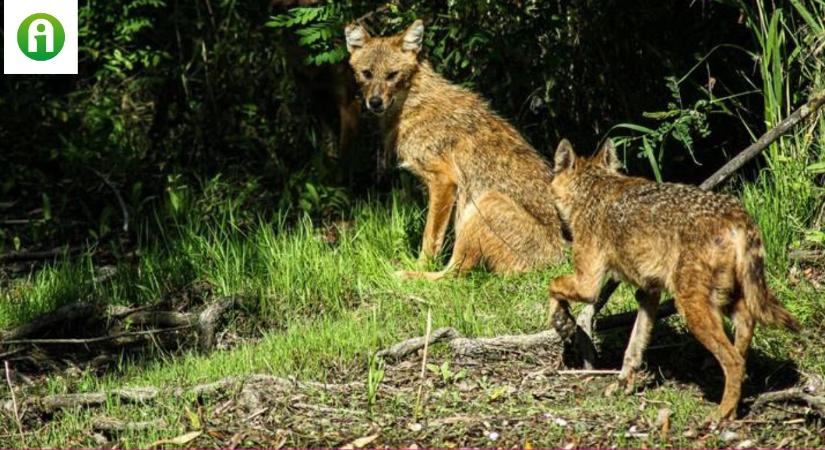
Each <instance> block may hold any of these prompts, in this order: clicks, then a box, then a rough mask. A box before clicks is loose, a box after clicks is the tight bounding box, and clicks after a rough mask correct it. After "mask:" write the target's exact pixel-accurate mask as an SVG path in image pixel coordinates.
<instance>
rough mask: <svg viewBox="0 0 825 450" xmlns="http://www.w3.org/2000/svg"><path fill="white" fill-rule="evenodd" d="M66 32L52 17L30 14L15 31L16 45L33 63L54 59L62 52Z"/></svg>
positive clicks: (42, 14)
mask: <svg viewBox="0 0 825 450" xmlns="http://www.w3.org/2000/svg"><path fill="white" fill-rule="evenodd" d="M64 43H66V32H65V31H63V25H61V24H60V21H59V20H57V19H56V18H55V17H54V16H52V15H49V14H46V13H37V14H32V15H30V16H29V17H26V20H24V21H23V23H21V24H20V28H18V29H17V45H18V46H19V47H20V50H21V51H22V52H23V54H24V55H26V56H27V57H29V58H31V59H33V60H35V61H46V60H49V59H52V58H54V57H55V56H57V54H58V53H60V50H63V44H64Z"/></svg>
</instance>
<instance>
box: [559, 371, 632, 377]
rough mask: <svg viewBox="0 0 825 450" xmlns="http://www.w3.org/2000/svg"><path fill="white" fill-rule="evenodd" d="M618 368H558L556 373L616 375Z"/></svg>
mask: <svg viewBox="0 0 825 450" xmlns="http://www.w3.org/2000/svg"><path fill="white" fill-rule="evenodd" d="M619 372H620V371H619V370H607V369H605V370H599V369H583V370H559V371H557V372H556V374H557V375H573V376H580V375H584V376H589V375H618V374H619Z"/></svg>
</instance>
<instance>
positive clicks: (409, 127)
mask: <svg viewBox="0 0 825 450" xmlns="http://www.w3.org/2000/svg"><path fill="white" fill-rule="evenodd" d="M423 35H424V25H423V24H422V23H421V21H416V22H415V23H413V24H412V26H410V28H408V29H407V31H405V32H403V33H401V34H399V35H396V36H390V37H383V38H382V37H371V36H369V34H368V33H367V32H366V30H364V29H363V28H362V27H361V26H359V25H350V26H349V27H347V30H346V36H347V47H348V49H349V51H350V65H351V66H352V68H353V70H354V71H355V74H356V78H357V81H358V83H359V84H360V86H361V90H362V93H363V95H364V99H365V103H366V106H367V108H368V109H369V110H370V111H372V112H373V113H375V114H377V115H379V116H381V121H382V126H383V133H384V142H385V145H386V146H388V147H389V148H391V149H395V150H396V152H397V154H398V157H399V160H400V162H401V165H402V167H405V168H408V169H409V170H411V171H412V172H413V173H415V174H416V175H417V176H418V177H419V178H420V179H421V180H422V181H424V183H426V185H427V190H428V197H429V209H428V212H427V224H426V226H425V230H424V237H423V242H422V246H421V257H422V259H428V258H430V257H433V256H435V255H437V254H438V252H439V251H440V249H441V246H442V243H443V240H444V234H445V231H446V227H447V224H448V222H449V219H450V216H451V213H452V211H453V206H454V205H457V206H456V214H455V231H456V242H455V246H454V250H453V255H452V259H451V261H450V263H449V264H448V266H447V269H445V270H444V271H441V272H435V273H420V272H403V273H401V275H404V276H408V277H425V278H430V279H436V278H439V277H441V276H443V275H444V274H446V273H448V272H450V271H452V270H454V271H456V272H459V273H460V272H463V271H466V270H468V269H470V268H472V267H473V266H475V265H476V264H477V263H480V262H484V263H486V264H487V265H488V266H489V267H490V268H491V269H493V270H495V271H498V272H519V271H524V270H529V269H531V268H534V267H538V266H542V265H547V264H549V263H551V262H556V261H558V260H559V259H560V258H561V256H562V245H563V239H562V235H561V224H560V222H559V219H558V216H557V213H556V211H555V209H554V208H553V207H552V205H550V204H549V203H548V202H546V199H547V198H548V196H549V194H550V181H551V179H552V174H551V171H550V170H549V167H548V165H547V164H546V163H545V161H544V160H543V159H542V158H541V156H540V155H539V154H538V153H537V152H536V151H535V150H534V149H533V148H532V147H531V146H530V145H529V144H528V143H527V142H526V141H525V140H524V139H523V138H522V137H521V136H520V135H519V133H518V132H517V131H516V130H515V129H514V128H513V127H512V126H510V124H508V123H507V122H506V121H505V120H503V119H502V118H500V117H499V116H497V115H496V114H494V113H493V112H492V111H491V110H490V108H489V107H488V105H487V103H486V102H485V101H484V100H482V99H481V98H480V97H479V96H477V95H475V94H474V93H472V92H470V91H468V90H466V89H463V88H461V87H459V86H456V85H453V84H451V83H450V82H448V81H447V80H445V79H444V78H442V77H441V76H440V75H438V74H437V73H436V72H435V71H434V70H433V69H432V67H431V66H430V65H429V64H428V63H426V62H421V61H419V58H418V52H419V50H420V49H421V44H422V41H423Z"/></svg>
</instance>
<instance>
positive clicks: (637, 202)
mask: <svg viewBox="0 0 825 450" xmlns="http://www.w3.org/2000/svg"><path fill="white" fill-rule="evenodd" d="M618 167H619V163H618V160H617V158H616V154H615V149H614V148H613V146H612V144H611V143H609V142H608V143H607V144H606V145H605V147H604V148H603V149H602V150H601V151H600V152H599V154H598V155H596V156H595V157H594V158H581V157H577V156H576V155H575V153H574V152H573V149H572V147H571V146H570V144H569V143H568V142H566V141H563V142H562V143H561V144H560V145H559V148H558V150H557V151H556V167H555V178H554V180H553V183H552V190H553V198H554V201H555V202H556V205H557V207H558V209H559V212H560V214H561V216H562V218H563V220H565V222H566V223H567V224H568V226H569V228H570V231H571V233H572V235H573V262H574V266H575V274H574V275H570V276H566V277H561V278H557V279H555V280H553V282H552V283H551V286H550V296H551V307H552V308H553V309H554V325H556V326H557V328H558V329H559V330H560V331H562V332H564V333H568V332H569V330H570V328H569V320H568V317H567V313H566V312H565V309H566V306H567V305H566V302H567V301H582V302H592V301H593V300H594V299H595V298H596V297H597V296H598V291H599V288H600V286H601V283H602V279H603V278H604V277H605V276H606V275H608V274H614V275H617V276H618V277H619V278H620V279H622V280H624V281H627V282H629V283H631V284H633V285H635V286H637V287H639V288H640V292H641V293H643V295H640V296H638V297H639V301H640V308H639V316H638V318H637V322H636V326H635V327H634V329H633V333H632V336H631V339H630V343H629V345H628V348H627V351H626V353H625V360H624V366H623V368H622V373H621V375H620V377H621V378H622V379H624V380H625V381H628V382H629V381H630V380H631V379H632V373H633V371H634V370H636V369H638V367H639V366H640V365H641V356H642V352H643V351H644V348H645V346H646V345H647V343H648V340H649V338H650V330H651V328H652V325H653V320H654V319H655V316H656V307H657V306H658V300H659V294H660V292H661V291H662V290H667V291H670V292H672V293H673V295H674V297H675V301H676V306H677V308H678V310H679V312H680V313H681V314H682V315H683V316H684V318H685V320H686V322H687V325H688V328H689V329H690V331H691V332H692V333H693V334H694V335H695V336H696V338H697V339H698V340H699V341H700V342H702V344H703V345H704V346H705V347H706V348H707V349H708V350H710V351H711V352H712V353H713V354H714V356H715V357H716V358H717V359H718V360H719V362H720V364H721V365H722V367H723V369H724V372H725V378H726V381H725V393H724V397H723V399H722V403H721V404H720V406H719V409H718V410H717V413H716V416H715V418H719V419H721V418H726V417H728V416H730V415H732V414H733V413H734V412H735V407H736V405H737V404H738V401H739V397H740V390H741V384H742V380H743V377H744V369H745V357H746V354H747V350H748V347H749V346H750V340H751V337H752V334H753V326H754V323H757V322H758V323H762V324H769V325H781V326H784V327H787V328H789V329H796V328H797V324H796V321H795V320H794V319H793V317H791V315H790V314H789V313H788V311H787V310H785V309H784V308H783V307H782V305H781V304H779V302H778V301H777V300H776V299H775V298H774V297H773V295H771V293H770V292H769V291H768V288H767V285H766V283H765V275H764V267H763V266H764V263H763V260H764V257H763V253H764V250H763V247H762V241H761V237H760V233H759V230H758V229H757V227H756V225H755V223H754V222H753V220H752V219H751V218H750V217H749V216H748V214H747V213H746V212H745V210H744V208H742V206H741V205H740V204H739V202H737V201H736V200H735V199H733V198H732V197H729V196H726V195H720V194H715V193H711V192H705V191H702V190H700V189H698V188H696V187H693V186H686V185H679V184H669V183H653V182H651V181H648V180H645V179H642V178H633V177H627V176H624V175H621V174H619V173H618ZM723 313H730V314H731V315H732V317H733V322H734V325H735V327H736V341H735V345H734V344H732V343H731V342H730V340H729V339H728V337H727V335H726V334H725V330H724V328H723V325H722V314H723Z"/></svg>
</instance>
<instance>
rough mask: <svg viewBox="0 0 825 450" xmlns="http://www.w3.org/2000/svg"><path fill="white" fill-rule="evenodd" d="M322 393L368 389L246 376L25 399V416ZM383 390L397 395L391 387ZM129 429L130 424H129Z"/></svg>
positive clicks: (256, 404)
mask: <svg viewBox="0 0 825 450" xmlns="http://www.w3.org/2000/svg"><path fill="white" fill-rule="evenodd" d="M302 389H304V390H306V389H311V390H320V391H334V392H339V393H340V392H350V391H355V390H362V389H365V387H364V384H363V383H360V382H352V383H340V384H338V383H321V382H317V381H298V380H294V379H289V378H283V377H277V376H274V375H267V374H252V375H247V376H230V377H226V378H223V379H221V380H218V381H215V382H212V383H204V384H198V385H195V386H192V387H175V388H158V387H154V386H145V387H132V388H123V389H115V390H113V391H109V392H86V393H77V394H53V395H45V396H37V397H28V398H24V399H23V407H22V408H21V409H23V411H24V413H35V414H46V415H48V414H51V413H54V412H55V411H58V410H61V409H74V408H98V407H101V406H103V405H105V404H106V403H107V402H108V401H120V402H125V403H153V402H155V401H156V400H157V399H158V398H162V397H164V396H174V397H180V396H187V395H190V396H194V397H196V398H198V399H205V398H208V397H213V396H215V397H217V396H223V395H237V400H238V403H239V404H240V405H242V406H244V407H246V408H247V409H249V410H253V409H256V408H260V406H261V405H263V404H264V402H265V400H266V398H267V397H268V396H270V395H283V394H285V393H291V392H295V391H296V390H302ZM381 389H384V390H387V391H394V390H395V389H394V388H392V387H390V386H384V385H382V386H381ZM3 408H4V409H6V410H8V411H11V409H12V408H13V405H12V404H11V402H10V401H9V402H6V404H4V405H3ZM127 426H128V424H127Z"/></svg>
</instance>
